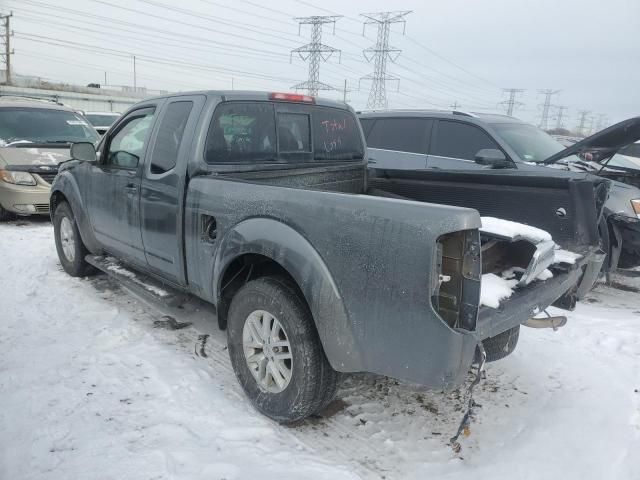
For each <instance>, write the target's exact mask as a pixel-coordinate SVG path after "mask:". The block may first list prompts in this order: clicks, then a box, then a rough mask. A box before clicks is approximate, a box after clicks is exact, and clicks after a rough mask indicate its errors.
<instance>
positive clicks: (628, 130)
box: [543, 117, 640, 165]
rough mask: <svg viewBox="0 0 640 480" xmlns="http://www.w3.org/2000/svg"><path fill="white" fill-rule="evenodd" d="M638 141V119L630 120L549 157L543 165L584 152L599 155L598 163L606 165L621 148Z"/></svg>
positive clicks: (639, 136) (639, 119)
mask: <svg viewBox="0 0 640 480" xmlns="http://www.w3.org/2000/svg"><path fill="white" fill-rule="evenodd" d="M638 140H640V117H634V118H630V119H628V120H624V121H622V122H620V123H616V124H615V125H611V126H610V127H608V128H605V129H604V130H602V131H600V132H598V133H596V134H594V135H591V136H590V137H587V138H585V139H583V140H581V141H579V142H578V143H575V144H573V145H571V146H570V147H567V148H565V149H564V150H561V151H559V152H558V153H556V154H554V155H551V156H550V157H549V158H547V159H546V160H544V162H543V163H545V164H547V165H548V164H551V163H556V162H558V161H559V160H562V159H563V158H566V157H569V156H571V155H578V154H580V153H585V152H598V153H600V155H599V159H598V162H599V163H601V164H606V162H607V160H609V159H610V158H611V157H612V156H613V155H615V154H616V153H617V152H618V151H619V150H620V149H621V148H624V147H626V146H627V145H630V144H632V143H635V142H637V141H638Z"/></svg>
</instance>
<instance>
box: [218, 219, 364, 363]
mask: <svg viewBox="0 0 640 480" xmlns="http://www.w3.org/2000/svg"><path fill="white" fill-rule="evenodd" d="M245 254H259V255H262V256H265V257H267V258H270V259H271V260H273V261H274V262H276V263H278V264H279V265H280V266H281V267H283V268H284V269H285V270H286V271H287V272H288V273H289V275H291V277H292V278H293V279H294V280H295V282H296V283H297V285H298V287H299V288H300V290H301V291H302V294H303V295H304V297H305V300H306V301H307V304H308V305H309V309H310V310H311V314H312V316H313V319H314V322H315V325H316V329H317V331H318V334H319V336H320V341H321V342H322V346H323V348H324V352H325V354H326V356H327V359H328V360H329V363H330V364H331V366H332V367H333V368H334V369H335V370H338V371H359V370H362V369H363V368H364V367H363V363H362V359H361V356H360V354H359V349H358V348H357V342H356V338H355V335H354V330H353V324H352V322H351V320H350V319H349V315H348V313H347V311H346V308H345V305H344V302H343V299H342V297H341V295H340V291H339V288H338V286H337V285H336V283H335V281H334V279H333V277H332V275H331V272H330V271H329V269H328V268H327V266H326V264H325V262H324V260H323V259H322V257H321V256H320V254H319V253H318V252H317V251H316V249H315V248H314V247H313V246H312V245H311V244H310V243H309V242H308V241H307V239H305V238H304V237H303V236H302V235H301V234H300V233H298V232H297V231H296V230H294V229H293V228H291V227H290V226H288V225H286V224H284V223H282V222H280V221H278V220H276V219H271V218H263V217H260V218H251V219H248V220H244V221H242V222H240V223H239V224H237V225H235V226H234V227H232V228H231V229H230V230H229V231H228V232H227V233H226V234H225V236H224V238H222V240H221V242H220V243H219V246H218V249H217V251H216V255H215V261H214V271H213V282H212V283H213V292H212V293H213V295H212V297H211V298H214V299H215V301H216V304H219V302H220V297H221V288H222V285H221V282H222V278H223V276H224V273H225V271H226V269H227V267H228V266H229V265H230V264H231V262H233V260H235V259H236V258H238V257H239V256H241V255H245Z"/></svg>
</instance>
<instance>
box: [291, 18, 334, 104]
mask: <svg viewBox="0 0 640 480" xmlns="http://www.w3.org/2000/svg"><path fill="white" fill-rule="evenodd" d="M340 18H342V17H341V16H340V15H332V16H317V15H314V16H311V17H300V18H295V19H294V20H297V21H298V34H300V30H301V28H302V25H311V41H310V42H309V43H307V44H306V45H303V46H301V47H298V48H296V49H294V50H291V56H290V58H289V61H290V62H291V61H293V54H294V53H297V54H298V56H299V57H300V58H301V59H302V60H304V61H307V60H308V61H309V77H308V78H307V80H306V81H305V82H300V83H298V84H296V85H294V86H293V87H292V88H295V89H296V90H299V89H305V88H306V89H307V92H308V93H309V95H312V96H315V95H318V90H334V88H333V87H332V86H331V85H327V84H326V83H322V82H321V81H320V62H321V61H323V62H326V61H327V60H329V58H330V57H331V55H333V54H334V53H336V52H338V54H339V55H340V56H341V55H342V53H341V52H340V50H338V49H336V48H333V47H330V46H328V45H324V44H323V43H322V26H323V25H324V24H326V23H333V32H334V33H335V30H336V21H337V20H339V19H340ZM338 61H339V60H338Z"/></svg>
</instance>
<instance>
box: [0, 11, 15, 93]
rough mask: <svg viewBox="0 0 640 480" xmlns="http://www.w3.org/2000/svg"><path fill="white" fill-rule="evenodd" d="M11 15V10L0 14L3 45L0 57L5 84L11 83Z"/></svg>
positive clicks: (1, 41)
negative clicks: (6, 13)
mask: <svg viewBox="0 0 640 480" xmlns="http://www.w3.org/2000/svg"><path fill="white" fill-rule="evenodd" d="M11 17H13V12H10V13H9V15H0V22H2V23H0V27H1V28H2V32H0V36H1V38H2V40H0V43H2V46H3V47H4V48H3V49H1V50H0V58H2V63H3V64H4V71H5V80H4V82H5V84H7V85H11V55H13V50H12V49H11V36H12V32H11V26H10V21H11Z"/></svg>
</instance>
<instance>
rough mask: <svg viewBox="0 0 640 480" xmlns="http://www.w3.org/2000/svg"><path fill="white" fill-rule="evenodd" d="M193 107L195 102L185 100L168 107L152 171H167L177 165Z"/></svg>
mask: <svg viewBox="0 0 640 480" xmlns="http://www.w3.org/2000/svg"><path fill="white" fill-rule="evenodd" d="M192 108H193V102H184V101H183V102H173V103H171V104H169V106H168V107H167V111H166V113H165V114H164V117H163V118H162V121H161V122H160V127H159V128H158V136H157V140H156V144H155V146H154V147H153V153H152V155H151V173H154V174H161V173H165V172H168V171H169V170H171V169H172V168H173V167H175V166H176V162H177V159H178V150H179V149H180V144H181V143H182V136H183V134H184V129H185V127H186V126H187V120H189V114H190V113H191V109H192Z"/></svg>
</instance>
